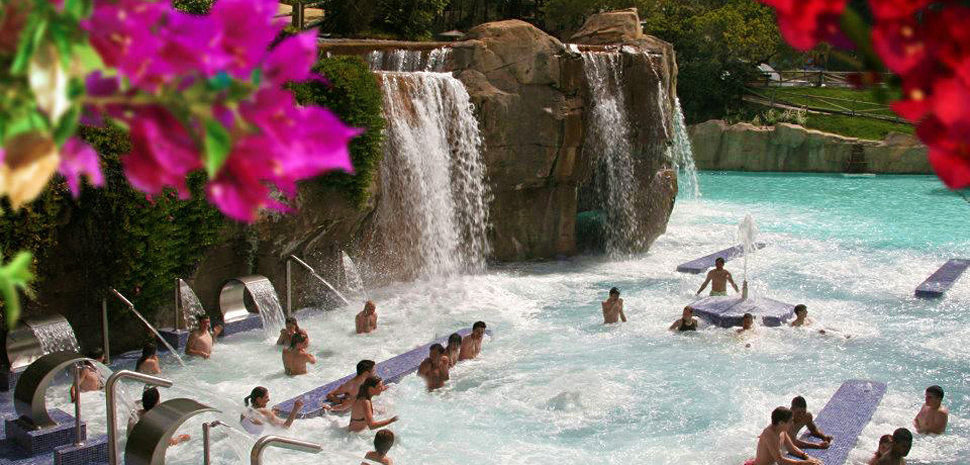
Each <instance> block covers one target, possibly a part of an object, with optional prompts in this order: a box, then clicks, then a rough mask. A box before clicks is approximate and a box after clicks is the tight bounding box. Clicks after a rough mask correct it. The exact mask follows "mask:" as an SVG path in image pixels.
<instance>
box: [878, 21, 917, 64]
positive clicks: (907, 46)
mask: <svg viewBox="0 0 970 465" xmlns="http://www.w3.org/2000/svg"><path fill="white" fill-rule="evenodd" d="M872 46H873V48H875V50H876V53H878V54H879V57H880V58H882V61H883V63H885V64H886V67H888V68H889V69H890V70H892V71H894V72H896V73H899V74H901V75H903V76H905V75H907V74H909V73H910V72H911V71H913V69H915V68H916V67H917V66H919V65H920V64H921V63H922V62H923V61H924V60H926V59H928V57H929V54H928V53H927V52H928V50H927V48H928V47H927V44H926V37H925V33H924V31H923V27H922V25H920V24H919V23H917V22H916V20H914V19H911V18H905V19H892V20H888V19H887V20H881V21H879V22H878V23H876V26H875V27H874V28H872Z"/></svg>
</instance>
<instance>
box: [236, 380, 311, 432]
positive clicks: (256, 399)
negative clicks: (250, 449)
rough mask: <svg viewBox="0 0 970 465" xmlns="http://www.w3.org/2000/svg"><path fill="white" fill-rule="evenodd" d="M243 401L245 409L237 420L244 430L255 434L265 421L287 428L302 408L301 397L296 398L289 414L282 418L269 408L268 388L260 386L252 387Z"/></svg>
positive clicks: (261, 429) (262, 427)
mask: <svg viewBox="0 0 970 465" xmlns="http://www.w3.org/2000/svg"><path fill="white" fill-rule="evenodd" d="M243 403H244V404H246V407H247V410H246V413H245V414H240V415H239V422H240V424H241V425H242V427H243V429H245V430H246V432H248V433H249V434H255V435H259V434H262V432H263V429H264V428H265V426H266V424H267V423H268V424H270V425H273V426H276V427H279V428H289V427H290V426H292V425H293V420H296V415H297V414H298V413H300V410H301V409H303V399H297V400H296V401H294V402H293V409H292V410H290V416H289V417H287V418H286V420H283V419H282V418H280V417H278V416H276V412H274V411H273V410H271V409H270V408H269V389H266V388H264V387H262V386H256V387H254V388H253V390H252V391H251V392H250V393H249V395H248V396H246V397H245V398H243Z"/></svg>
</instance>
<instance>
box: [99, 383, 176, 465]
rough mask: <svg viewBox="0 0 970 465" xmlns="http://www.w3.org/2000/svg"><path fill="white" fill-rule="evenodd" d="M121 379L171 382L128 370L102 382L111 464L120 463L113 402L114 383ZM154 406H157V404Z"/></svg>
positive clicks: (116, 422) (114, 401)
mask: <svg viewBox="0 0 970 465" xmlns="http://www.w3.org/2000/svg"><path fill="white" fill-rule="evenodd" d="M123 379H135V380H138V381H141V382H144V383H145V384H150V385H152V386H161V387H172V382H171V381H169V380H167V379H162V378H158V377H155V376H151V375H146V374H144V373H138V372H135V371H129V370H121V371H119V372H116V373H114V374H112V375H111V376H109V377H108V382H106V383H105V384H104V399H105V403H106V404H107V406H108V463H110V464H111V465H118V464H119V463H121V461H120V459H119V457H118V419H117V418H115V404H116V403H117V401H116V400H115V384H117V383H118V381H121V380H123ZM155 408H158V406H156V407H155ZM152 410H154V409H152Z"/></svg>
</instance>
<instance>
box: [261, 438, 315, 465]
mask: <svg viewBox="0 0 970 465" xmlns="http://www.w3.org/2000/svg"><path fill="white" fill-rule="evenodd" d="M267 447H279V448H281V449H289V450H295V451H299V452H307V453H311V454H317V453H320V451H321V450H323V447H321V446H320V445H319V444H315V443H312V442H307V441H301V440H299V439H293V438H286V437H283V436H274V435H269V436H263V437H261V438H259V440H258V441H256V444H254V445H253V450H252V452H250V454H249V460H250V464H252V465H260V463H262V460H263V451H264V450H266V448H267Z"/></svg>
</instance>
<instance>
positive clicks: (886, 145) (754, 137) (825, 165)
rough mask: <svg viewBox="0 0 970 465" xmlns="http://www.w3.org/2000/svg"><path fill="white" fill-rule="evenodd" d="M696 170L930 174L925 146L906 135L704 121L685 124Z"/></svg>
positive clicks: (787, 125)
mask: <svg viewBox="0 0 970 465" xmlns="http://www.w3.org/2000/svg"><path fill="white" fill-rule="evenodd" d="M689 132H690V138H691V144H692V145H693V146H694V162H695V163H696V164H697V168H698V169H702V170H725V171H800V172H817V173H841V172H847V171H858V172H867V173H890V174H929V173H932V172H933V169H932V167H931V166H930V164H929V160H928V159H927V158H926V154H927V149H926V146H924V145H922V144H920V143H919V141H918V140H917V139H916V138H914V137H912V136H908V135H904V134H895V135H891V136H890V137H887V138H886V140H884V141H873V140H865V139H855V138H851V137H843V136H839V135H836V134H829V133H824V132H821V131H815V130H811V129H805V128H803V127H801V126H797V125H793V124H786V123H782V124H778V125H776V126H767V127H765V126H753V125H751V124H748V123H738V124H734V125H729V124H727V123H725V122H724V121H721V120H711V121H706V122H704V123H701V124H696V125H694V126H691V127H690V128H689Z"/></svg>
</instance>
